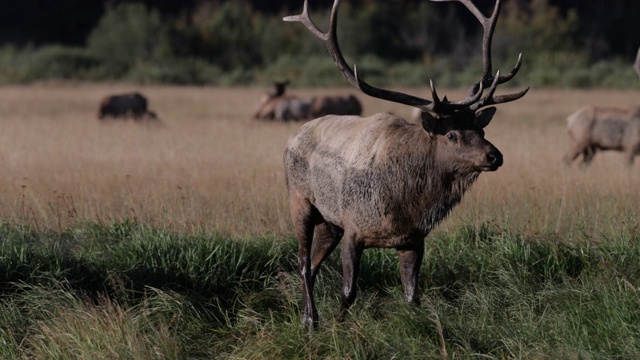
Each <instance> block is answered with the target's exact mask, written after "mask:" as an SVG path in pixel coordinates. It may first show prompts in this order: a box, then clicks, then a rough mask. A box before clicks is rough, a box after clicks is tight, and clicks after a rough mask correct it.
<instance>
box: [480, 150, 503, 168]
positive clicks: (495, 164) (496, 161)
mask: <svg viewBox="0 0 640 360" xmlns="http://www.w3.org/2000/svg"><path fill="white" fill-rule="evenodd" d="M502 164H503V158H502V153H501V152H500V151H499V150H498V149H496V148H493V149H491V150H489V152H488V153H487V155H486V157H485V164H484V165H483V166H481V170H482V171H496V170H498V168H499V167H500V166H502Z"/></svg>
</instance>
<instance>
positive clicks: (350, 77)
mask: <svg viewBox="0 0 640 360" xmlns="http://www.w3.org/2000/svg"><path fill="white" fill-rule="evenodd" d="M339 4H340V0H334V2H333V7H332V9H331V17H330V20H329V30H328V31H327V32H326V33H323V32H322V31H321V30H320V29H319V28H318V27H317V26H316V25H315V24H314V23H313V21H312V20H311V18H310V17H309V7H308V0H305V1H304V5H303V8H302V13H301V14H300V15H293V16H286V17H284V18H283V20H284V21H291V22H300V23H302V24H303V25H304V26H305V27H306V28H307V29H308V30H309V31H310V32H311V33H312V34H313V35H315V36H316V37H317V38H318V39H320V40H321V41H322V43H323V44H324V46H325V48H326V49H327V51H328V52H329V55H331V57H332V58H333V62H334V63H335V64H336V66H337V67H338V69H339V70H340V72H342V75H343V76H344V77H345V78H346V79H347V81H349V82H350V83H351V85H353V86H355V87H357V88H358V89H360V90H361V91H362V92H363V93H365V94H367V95H369V96H373V97H376V98H379V99H383V100H388V101H392V102H396V103H400V104H405V105H409V106H413V107H417V108H419V109H422V110H426V109H427V108H428V106H429V105H431V104H432V102H431V101H429V100H427V99H422V98H419V97H416V96H412V95H408V94H404V93H401V92H396V91H391V90H386V89H381V88H376V87H373V86H371V85H369V84H367V83H366V82H365V81H364V80H362V79H360V78H359V77H358V75H357V70H356V67H355V66H354V71H351V68H350V67H349V64H347V62H346V60H345V59H344V57H343V56H342V52H341V51H340V46H339V45H338V36H337V31H336V29H337V27H338V5H339Z"/></svg>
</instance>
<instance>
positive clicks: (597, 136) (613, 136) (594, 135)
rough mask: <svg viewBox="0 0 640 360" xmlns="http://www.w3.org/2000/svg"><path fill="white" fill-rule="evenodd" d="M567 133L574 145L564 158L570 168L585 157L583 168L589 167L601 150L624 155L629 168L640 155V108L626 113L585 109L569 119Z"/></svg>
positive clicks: (622, 110) (591, 108) (601, 109)
mask: <svg viewBox="0 0 640 360" xmlns="http://www.w3.org/2000/svg"><path fill="white" fill-rule="evenodd" d="M567 132H568V133H569V138H570V141H571V144H570V149H569V152H568V153H567V154H566V155H565V156H564V161H565V163H566V164H567V165H569V164H571V162H572V161H574V160H575V159H576V158H577V157H578V156H580V155H582V164H583V165H589V164H590V163H591V161H592V160H593V157H594V156H595V154H596V151H598V150H616V151H623V152H624V153H625V154H626V158H627V164H628V165H629V166H631V165H633V159H634V157H635V156H636V155H638V154H639V153H640V107H638V108H635V109H631V110H626V109H617V108H604V107H597V106H585V107H583V108H581V109H579V110H578V111H576V112H574V113H573V114H571V115H569V117H567Z"/></svg>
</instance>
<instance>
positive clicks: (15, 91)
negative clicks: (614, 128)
mask: <svg viewBox="0 0 640 360" xmlns="http://www.w3.org/2000/svg"><path fill="white" fill-rule="evenodd" d="M131 90H139V91H142V92H143V93H144V94H145V95H147V97H148V98H149V100H150V108H151V109H152V110H154V111H156V112H157V113H158V114H159V116H160V117H161V118H162V119H163V123H164V125H163V126H144V125H141V124H135V123H133V122H113V123H110V124H103V123H99V122H98V120H97V118H96V111H97V104H98V102H99V100H100V99H101V98H102V97H103V96H105V95H108V94H112V93H118V92H124V91H131ZM336 91H337V92H340V93H348V92H354V91H351V90H350V89H340V90H336ZM336 91H333V92H336ZM407 91H410V92H412V93H415V94H419V95H424V96H428V91H427V90H426V89H411V90H407ZM262 92H263V90H262V89H253V88H246V89H237V88H234V89H221V88H210V87H155V86H154V87H135V88H134V87H132V86H128V85H91V84H63V85H60V84H44V85H42V84H41V85H32V86H10V87H3V88H0V114H2V116H1V118H0V126H1V130H0V163H2V165H3V166H2V172H1V173H0V216H1V219H3V220H5V221H11V222H19V223H27V224H31V225H32V226H34V227H37V228H39V229H62V228H65V227H67V226H70V225H74V224H76V223H77V222H78V221H85V220H89V221H97V222H109V221H113V220H120V219H123V218H134V219H137V220H140V221H144V222H148V223H150V224H152V225H154V226H166V227H171V228H174V229H177V230H181V231H182V230H186V231H188V230H192V229H200V228H202V229H209V230H220V231H225V232H231V233H238V234H250V233H251V234H255V233H264V232H275V233H280V234H288V233H290V221H289V211H288V206H287V197H286V191H285V186H284V176H283V168H282V152H283V150H284V146H285V144H286V141H287V139H288V137H289V136H290V135H291V134H292V133H293V132H295V130H296V129H297V128H298V127H299V126H300V124H299V123H293V124H282V123H265V122H259V121H256V120H253V119H251V113H252V111H253V106H254V103H255V101H256V100H257V99H258V98H259V96H260V95H261V94H262ZM296 92H297V93H298V94H299V95H302V96H311V95H312V94H319V93H328V92H331V91H330V90H298V91H296ZM441 93H444V91H441ZM447 94H448V95H450V97H451V98H458V97H461V96H463V95H464V92H463V91H458V90H456V91H448V92H447ZM639 95H640V94H639V92H637V91H565V90H536V89H533V90H531V92H530V93H529V94H528V95H527V96H526V97H525V98H524V99H522V100H521V101H518V102H515V103H511V104H504V105H501V106H500V110H499V111H498V114H497V115H496V117H495V118H494V120H493V122H492V124H491V125H490V126H489V127H488V128H487V138H488V139H489V140H490V141H492V142H493V143H494V144H495V145H496V146H497V147H498V148H499V149H500V150H501V151H502V152H503V154H504V156H505V165H504V166H503V167H502V168H501V169H499V170H498V171H497V172H495V173H488V174H483V175H482V176H481V177H480V179H479V180H478V182H477V183H476V184H475V185H474V186H473V187H472V189H471V191H470V192H469V193H467V195H466V197H465V199H464V200H463V201H462V204H461V205H460V206H458V208H456V210H455V211H454V212H453V213H452V215H451V216H450V217H449V218H448V219H447V220H446V221H445V222H444V224H443V226H441V227H440V228H439V231H448V230H450V229H451V228H452V227H456V226H459V225H460V224H461V223H477V222H483V221H493V222H495V223H496V224H498V225H499V226H504V227H509V228H514V229H517V230H521V231H524V232H527V233H537V232H549V231H551V232H557V233H559V234H560V235H561V236H565V237H568V238H572V237H574V236H582V234H587V235H602V234H605V235H606V234H613V233H617V232H619V231H622V230H625V229H630V228H633V227H637V225H638V220H637V219H638V206H639V204H640V184H639V179H640V160H637V161H636V165H635V166H634V167H633V168H632V169H630V170H628V169H626V167H625V164H624V159H623V157H622V156H621V154H618V153H602V154H598V155H597V156H596V158H595V160H594V163H593V165H592V166H591V167H589V168H587V169H579V168H578V167H577V166H576V165H575V164H574V165H573V166H572V167H565V166H564V164H563V163H562V161H561V158H562V155H563V154H564V152H565V151H566V149H567V137H566V131H565V118H566V116H567V115H568V114H570V113H571V112H572V111H574V110H576V109H578V108H579V107H580V106H583V105H586V104H596V105H611V106H620V107H628V106H631V105H636V104H637V100H638V98H639ZM360 98H361V99H362V100H363V102H364V108H365V115H370V114H373V113H375V112H380V111H392V112H396V113H397V114H399V115H402V116H408V115H409V113H410V109H409V108H407V107H404V106H401V105H397V104H392V103H388V102H385V101H382V100H376V99H370V98H366V97H365V96H364V95H362V96H360Z"/></svg>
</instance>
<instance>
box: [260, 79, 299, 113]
mask: <svg viewBox="0 0 640 360" xmlns="http://www.w3.org/2000/svg"><path fill="white" fill-rule="evenodd" d="M288 85H289V80H285V81H275V82H274V83H273V86H274V88H275V91H274V92H273V93H270V94H265V95H264V96H262V98H260V100H259V101H258V104H257V106H256V111H255V112H254V114H253V117H254V118H255V119H261V120H297V119H299V118H307V117H308V114H309V109H310V107H311V103H310V102H309V101H305V100H302V99H299V98H298V97H297V96H293V95H285V92H286V91H287V86H288Z"/></svg>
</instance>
